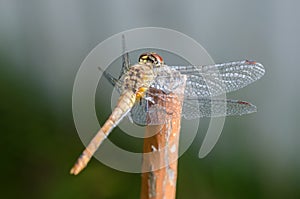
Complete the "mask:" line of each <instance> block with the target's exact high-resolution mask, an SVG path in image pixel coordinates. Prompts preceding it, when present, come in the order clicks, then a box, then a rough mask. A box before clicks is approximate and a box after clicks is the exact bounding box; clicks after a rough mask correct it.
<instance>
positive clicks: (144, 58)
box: [139, 52, 164, 67]
mask: <svg viewBox="0 0 300 199" xmlns="http://www.w3.org/2000/svg"><path fill="white" fill-rule="evenodd" d="M139 63H140V64H147V63H150V64H153V66H154V67H160V66H162V65H163V64H164V60H163V58H162V57H161V56H160V55H159V54H157V53H155V52H147V53H143V54H141V55H140V57H139Z"/></svg>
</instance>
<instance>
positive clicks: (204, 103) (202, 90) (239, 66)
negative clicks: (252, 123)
mask: <svg viewBox="0 0 300 199" xmlns="http://www.w3.org/2000/svg"><path fill="white" fill-rule="evenodd" d="M264 73H265V69H264V67H263V65H262V64H260V63H258V62H255V61H249V60H243V61H235V62H228V63H221V64H214V65H204V66H168V65H166V64H165V63H164V60H163V58H162V57H161V56H160V55H159V54H157V53H155V52H146V53H143V54H141V55H140V57H139V59H138V63H137V64H133V65H130V63H129V58H128V53H126V54H124V55H123V66H122V70H121V74H120V76H119V78H115V77H113V76H112V75H111V74H109V73H107V72H105V71H104V76H105V77H106V79H107V80H108V81H109V82H110V83H111V84H112V85H113V86H115V87H116V88H117V90H118V91H119V93H120V97H119V100H118V102H117V104H116V107H115V108H114V110H113V111H112V113H111V115H110V116H109V118H108V119H107V120H106V122H105V123H104V125H103V126H102V128H101V129H100V130H99V131H98V132H97V133H96V135H95V136H94V138H93V139H92V140H91V141H90V143H89V144H88V146H87V147H86V148H85V150H84V151H83V152H82V154H81V156H80V157H79V158H78V160H77V162H76V163H75V164H74V166H73V167H72V169H71V171H70V173H71V174H74V175H77V174H78V173H79V172H80V171H81V170H82V169H84V168H85V167H86V166H87V164H88V162H89V161H90V159H91V158H92V156H93V154H94V153H95V152H96V150H97V149H98V148H99V146H100V145H101V143H102V142H103V141H104V140H105V139H106V138H107V136H108V135H109V134H110V132H111V131H112V130H113V129H114V127H116V126H117V125H118V124H119V123H120V121H121V120H122V119H123V118H124V117H125V116H129V118H130V120H131V121H132V122H133V123H135V124H137V125H142V126H144V125H158V124H162V123H164V121H163V119H161V118H155V117H150V118H149V113H151V112H153V111H154V112H155V111H161V112H163V111H164V108H163V107H157V106H152V107H155V108H151V107H149V104H153V103H155V102H154V100H153V97H151V96H153V95H157V93H156V94H153V93H151V91H152V90H153V89H158V90H161V91H163V93H164V94H165V95H168V94H170V93H172V91H173V90H175V89H176V88H177V87H178V86H180V85H181V84H182V83H183V82H182V78H181V76H182V75H185V77H186V80H185V81H186V85H185V90H184V94H183V95H184V96H183V97H184V101H183V105H182V117H184V118H185V119H196V118H200V117H220V116H230V115H243V114H249V113H252V112H255V111H256V106H254V105H253V104H251V103H249V102H246V101H240V100H231V99H223V98H220V99H219V98H214V96H220V95H222V94H224V93H228V92H231V91H235V90H238V89H241V88H243V87H245V86H247V85H249V84H251V83H253V82H255V81H256V80H258V79H260V78H261V77H262V76H263V75H264ZM224 104H225V105H226V106H225V110H224V109H223V110H221V109H222V108H219V107H222V106H224ZM150 115H151V114H150ZM153 115H155V114H153Z"/></svg>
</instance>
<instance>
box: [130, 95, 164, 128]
mask: <svg viewBox="0 0 300 199" xmlns="http://www.w3.org/2000/svg"><path fill="white" fill-rule="evenodd" d="M148 103H151V102H149V101H147V100H146V99H141V101H140V102H138V103H136V104H135V105H134V106H133V107H132V109H131V111H130V115H129V119H130V120H131V121H132V122H133V123H135V124H137V125H139V126H145V125H161V124H164V123H165V121H166V119H167V116H170V114H167V112H166V110H165V108H164V107H163V106H159V105H153V106H151V107H149V104H148Z"/></svg>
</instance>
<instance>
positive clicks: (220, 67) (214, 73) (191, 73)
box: [169, 60, 265, 97]
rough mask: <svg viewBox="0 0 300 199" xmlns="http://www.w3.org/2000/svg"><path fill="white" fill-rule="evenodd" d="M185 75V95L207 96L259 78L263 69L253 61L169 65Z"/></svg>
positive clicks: (262, 73) (241, 86)
mask: <svg viewBox="0 0 300 199" xmlns="http://www.w3.org/2000/svg"><path fill="white" fill-rule="evenodd" d="M169 67H170V68H173V69H176V70H177V71H179V72H180V73H181V74H183V75H187V82H186V88H185V96H186V97H209V96H218V95H221V94H223V93H227V92H231V91H235V90H238V89H240V88H243V87H245V86H247V85H248V84H251V83H252V82H254V81H256V80H258V79H259V78H261V77H262V76H263V75H264V73H265V69H264V67H263V65H262V64H260V63H257V62H255V61H248V60H245V61H237V62H229V63H223V64H215V65H207V66H169Z"/></svg>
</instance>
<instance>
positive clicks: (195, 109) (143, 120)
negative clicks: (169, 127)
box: [130, 98, 256, 126]
mask: <svg viewBox="0 0 300 199" xmlns="http://www.w3.org/2000/svg"><path fill="white" fill-rule="evenodd" d="M147 103H149V102H148V101H147V100H145V99H142V101H141V103H137V104H135V106H134V107H133V108H132V109H131V114H130V119H131V120H132V121H133V122H134V123H135V124H137V125H140V126H145V125H160V124H164V123H165V121H167V118H170V117H172V114H173V113H167V112H166V111H165V109H164V108H163V107H162V106H158V105H156V106H151V107H147V106H148V105H147ZM253 112H256V106H254V105H253V104H251V103H249V102H245V101H240V100H232V99H227V100H226V99H210V98H199V99H196V98H195V99H188V100H185V101H184V102H183V107H182V117H184V118H185V119H187V120H192V119H198V118H201V117H221V116H233V115H244V114H249V113H253Z"/></svg>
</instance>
